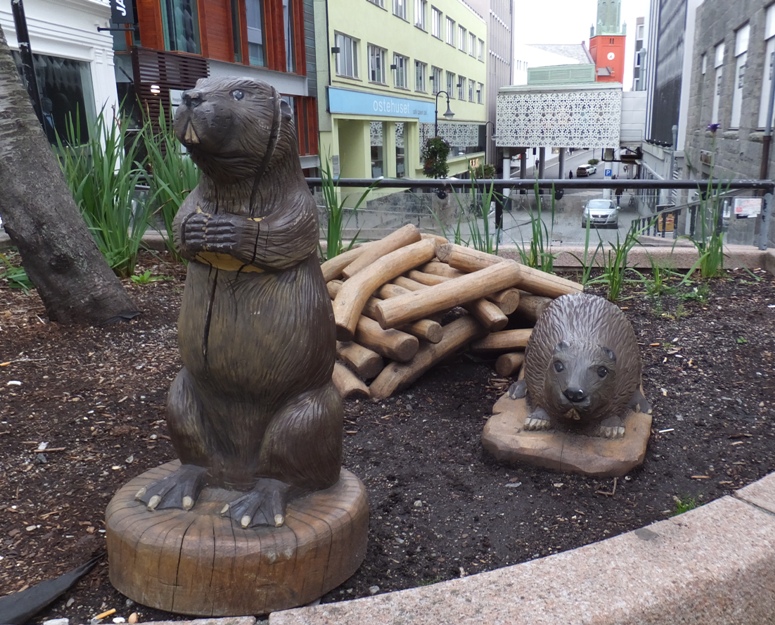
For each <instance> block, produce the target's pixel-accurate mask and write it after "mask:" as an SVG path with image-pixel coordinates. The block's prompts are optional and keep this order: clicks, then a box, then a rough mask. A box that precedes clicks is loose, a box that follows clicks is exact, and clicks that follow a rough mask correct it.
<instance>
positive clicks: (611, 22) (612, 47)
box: [589, 0, 626, 82]
mask: <svg viewBox="0 0 775 625" xmlns="http://www.w3.org/2000/svg"><path fill="white" fill-rule="evenodd" d="M621 11H622V1H621V0H597V19H596V21H595V26H593V27H592V29H591V32H590V37H589V54H590V56H591V57H592V59H593V60H594V62H595V80H596V81H597V82H622V81H623V80H624V43H625V38H626V37H625V29H624V27H623V26H622V24H621Z"/></svg>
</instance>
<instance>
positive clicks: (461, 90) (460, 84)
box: [457, 76, 466, 101]
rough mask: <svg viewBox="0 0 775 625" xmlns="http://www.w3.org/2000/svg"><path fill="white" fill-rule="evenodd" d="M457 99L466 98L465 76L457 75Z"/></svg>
mask: <svg viewBox="0 0 775 625" xmlns="http://www.w3.org/2000/svg"><path fill="white" fill-rule="evenodd" d="M457 99H458V100H463V101H465V99H466V78H465V76H458V77H457Z"/></svg>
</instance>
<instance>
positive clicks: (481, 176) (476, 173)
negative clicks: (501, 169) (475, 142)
mask: <svg viewBox="0 0 775 625" xmlns="http://www.w3.org/2000/svg"><path fill="white" fill-rule="evenodd" d="M472 175H473V177H474V178H476V179H477V180H492V179H493V178H495V165H489V164H486V163H480V164H479V165H477V166H476V168H474V169H473V171H472Z"/></svg>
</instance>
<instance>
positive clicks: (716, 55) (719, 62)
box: [710, 43, 724, 124]
mask: <svg viewBox="0 0 775 625" xmlns="http://www.w3.org/2000/svg"><path fill="white" fill-rule="evenodd" d="M713 61H714V62H713V66H714V67H715V68H716V72H715V74H714V75H713V108H712V109H711V113H710V123H711V124H718V123H719V117H718V116H719V105H720V104H721V81H722V79H723V77H724V44H723V43H720V44H718V45H717V46H716V47H715V48H714V49H713Z"/></svg>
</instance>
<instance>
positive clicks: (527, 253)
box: [517, 182, 555, 273]
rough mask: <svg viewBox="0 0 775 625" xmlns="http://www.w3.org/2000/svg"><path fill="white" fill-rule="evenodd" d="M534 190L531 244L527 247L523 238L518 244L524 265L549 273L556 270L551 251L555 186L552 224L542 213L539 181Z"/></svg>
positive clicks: (552, 211)
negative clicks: (545, 221) (545, 220)
mask: <svg viewBox="0 0 775 625" xmlns="http://www.w3.org/2000/svg"><path fill="white" fill-rule="evenodd" d="M533 192H534V194H535V199H536V210H535V212H533V209H532V208H531V209H529V210H530V234H531V237H530V244H529V245H528V246H527V247H526V246H525V242H524V240H523V242H522V245H517V251H518V253H519V258H520V261H521V262H522V264H523V265H527V266H528V267H533V268H535V269H541V270H542V271H546V272H547V273H552V272H553V271H554V258H555V256H554V254H552V253H551V241H552V232H553V228H554V214H555V200H554V187H552V191H551V192H552V208H551V211H550V214H549V217H550V222H549V223H550V224H551V227H550V226H547V225H546V224H545V223H544V221H543V218H542V215H541V208H542V205H541V193H540V192H539V189H538V183H537V182H536V183H535V184H534V185H533Z"/></svg>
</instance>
